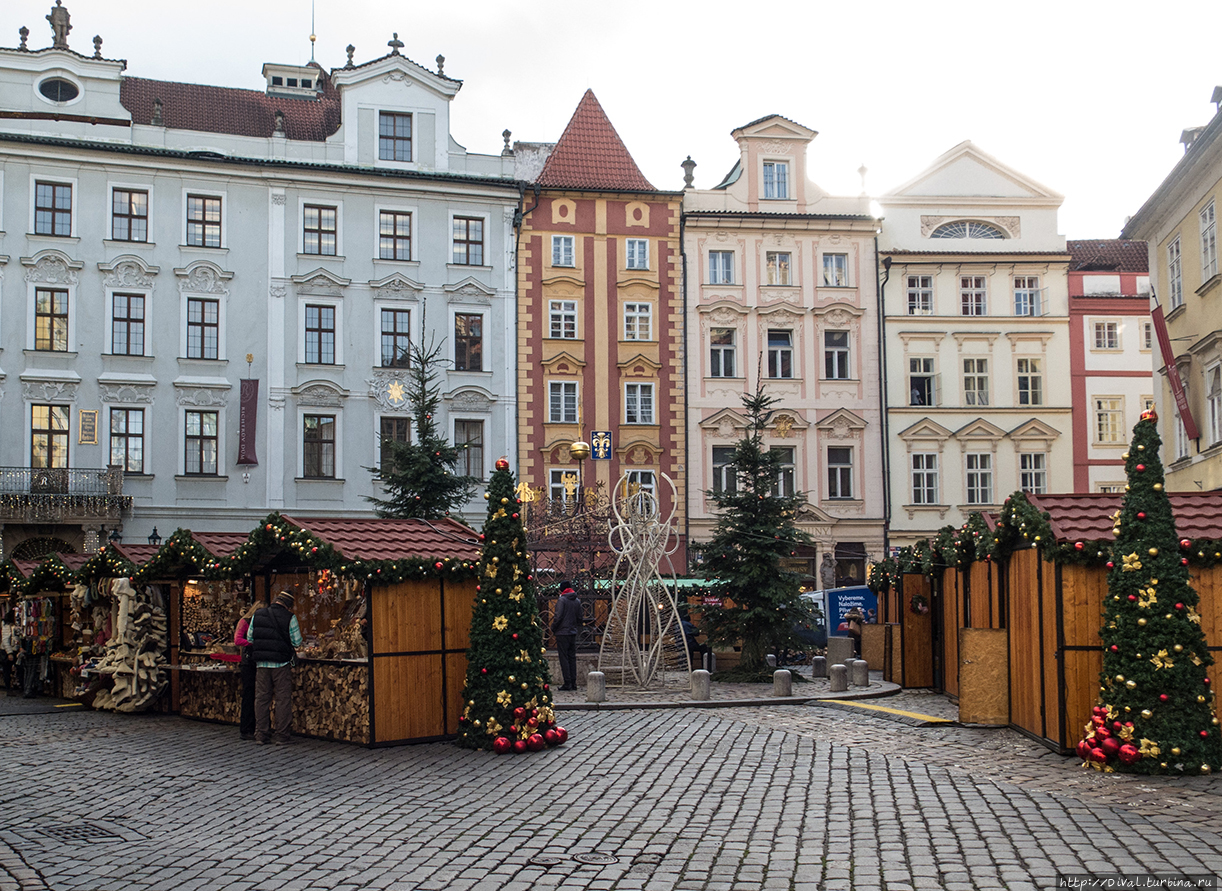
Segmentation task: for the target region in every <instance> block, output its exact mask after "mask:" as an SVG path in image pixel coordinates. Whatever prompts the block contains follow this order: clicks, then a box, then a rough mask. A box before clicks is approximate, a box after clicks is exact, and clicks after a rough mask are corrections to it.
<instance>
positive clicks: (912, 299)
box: [908, 275, 933, 316]
mask: <svg viewBox="0 0 1222 891" xmlns="http://www.w3.org/2000/svg"><path fill="white" fill-rule="evenodd" d="M908 315H910V316H928V315H933V276H932V275H910V276H908Z"/></svg>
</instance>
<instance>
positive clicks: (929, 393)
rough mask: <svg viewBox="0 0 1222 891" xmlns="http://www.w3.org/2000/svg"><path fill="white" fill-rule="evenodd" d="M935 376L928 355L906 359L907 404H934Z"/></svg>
mask: <svg viewBox="0 0 1222 891" xmlns="http://www.w3.org/2000/svg"><path fill="white" fill-rule="evenodd" d="M937 390H938V387H937V376H936V375H935V374H934V370H933V359H932V358H928V357H918V358H910V359H909V360H908V404H909V405H936V404H937V403H936V400H937Z"/></svg>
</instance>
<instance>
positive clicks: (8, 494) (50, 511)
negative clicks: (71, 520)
mask: <svg viewBox="0 0 1222 891" xmlns="http://www.w3.org/2000/svg"><path fill="white" fill-rule="evenodd" d="M131 502H132V499H131V496H130V495H124V494H123V468H122V467H120V466H118V465H111V466H110V467H105V468H100V469H99V468H84V467H71V468H70V467H0V517H3V518H5V519H23V520H27V521H37V522H56V521H60V520H63V519H65V518H68V517H81V518H88V517H97V518H106V519H118V518H119V517H120V516H121V515H122V513H123V512H124V511H127V510H130V508H131Z"/></svg>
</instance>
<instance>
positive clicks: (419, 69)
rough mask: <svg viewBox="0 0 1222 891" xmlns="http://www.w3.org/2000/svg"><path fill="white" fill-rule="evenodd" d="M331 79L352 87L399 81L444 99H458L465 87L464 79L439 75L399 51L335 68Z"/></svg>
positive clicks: (344, 86) (340, 85)
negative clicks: (347, 66) (360, 62)
mask: <svg viewBox="0 0 1222 891" xmlns="http://www.w3.org/2000/svg"><path fill="white" fill-rule="evenodd" d="M331 82H332V83H333V84H334V85H335V86H336V87H340V88H346V89H349V90H351V89H354V88H358V87H360V86H363V85H365V84H375V83H383V84H397V85H399V86H402V87H406V88H409V89H410V88H412V87H422V88H424V89H425V90H427V91H429V92H431V93H433V94H434V95H436V96H439V97H441V98H443V99H452V98H454V96H455V94H457V93H458V91H459V90H460V89H462V81H461V80H455V79H454V78H451V77H446V76H445V75H441V74H436V73H434V72H432V71H430V70H429V69H427V68H425V67H424V66H423V65H420V64H419V63H417V62H413V61H412V60H411V59H409V58H408V57H407V56H404V55H400V54H399V53H398V52H392V53H389V54H387V55H385V56H382V58H380V59H374V60H373V61H372V62H366V63H365V64H363V65H354V66H353V67H351V68H333V69H331Z"/></svg>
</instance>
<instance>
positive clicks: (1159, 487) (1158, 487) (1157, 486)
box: [1150, 483, 1163, 492]
mask: <svg viewBox="0 0 1222 891" xmlns="http://www.w3.org/2000/svg"><path fill="white" fill-rule="evenodd" d="M1150 488H1152V489H1153V490H1154V491H1155V492H1161V491H1162V490H1163V484H1162V483H1155V484H1154V485H1153V486H1151V487H1150Z"/></svg>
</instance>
